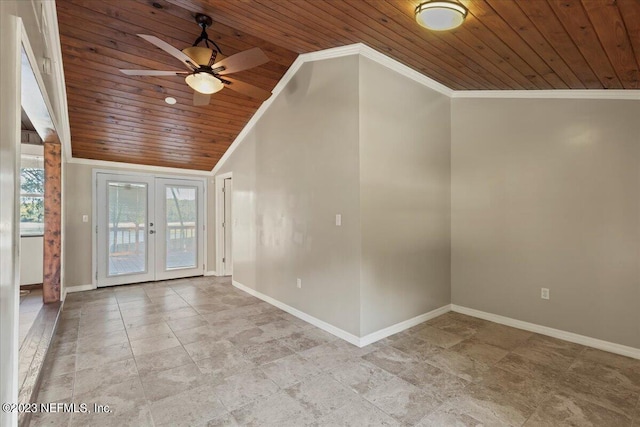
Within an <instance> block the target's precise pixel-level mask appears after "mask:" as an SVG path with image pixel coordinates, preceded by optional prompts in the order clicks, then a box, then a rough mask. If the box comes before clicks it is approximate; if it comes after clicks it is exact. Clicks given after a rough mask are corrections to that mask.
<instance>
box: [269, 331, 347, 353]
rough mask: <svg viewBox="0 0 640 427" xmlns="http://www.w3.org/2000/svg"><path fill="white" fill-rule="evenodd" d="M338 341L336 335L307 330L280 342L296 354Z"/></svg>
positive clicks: (295, 333)
mask: <svg viewBox="0 0 640 427" xmlns="http://www.w3.org/2000/svg"><path fill="white" fill-rule="evenodd" d="M335 340H336V337H335V336H334V335H331V334H330V333H328V332H325V331H323V330H322V329H318V328H312V329H305V330H303V331H301V332H294V333H293V334H291V335H289V336H286V337H284V338H281V339H280V340H279V341H280V342H281V343H282V344H284V345H286V346H287V347H289V348H290V349H291V350H293V351H295V352H300V351H305V350H308V349H310V348H313V347H317V346H319V345H322V344H327V343H330V342H333V341H335Z"/></svg>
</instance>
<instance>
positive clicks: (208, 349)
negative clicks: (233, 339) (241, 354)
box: [184, 339, 235, 361]
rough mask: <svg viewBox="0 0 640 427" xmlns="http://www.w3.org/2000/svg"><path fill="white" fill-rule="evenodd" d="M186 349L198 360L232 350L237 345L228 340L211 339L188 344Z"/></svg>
mask: <svg viewBox="0 0 640 427" xmlns="http://www.w3.org/2000/svg"><path fill="white" fill-rule="evenodd" d="M184 349H185V350H187V353H189V356H191V358H192V359H193V360H194V361H198V360H200V359H207V358H209V357H215V356H218V355H222V354H225V353H229V352H232V351H234V350H235V347H234V346H233V344H231V343H230V342H229V341H227V340H220V341H213V340H210V339H209V340H203V341H196V342H192V343H189V344H186V345H185V346H184Z"/></svg>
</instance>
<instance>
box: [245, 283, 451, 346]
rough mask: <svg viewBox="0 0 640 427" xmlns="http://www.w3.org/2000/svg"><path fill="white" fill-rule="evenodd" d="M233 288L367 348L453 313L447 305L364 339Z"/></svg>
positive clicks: (257, 293)
mask: <svg viewBox="0 0 640 427" xmlns="http://www.w3.org/2000/svg"><path fill="white" fill-rule="evenodd" d="M232 283H233V286H235V287H236V288H238V289H240V290H241V291H244V292H246V293H248V294H249V295H253V296H254V297H256V298H260V299H261V300H262V301H264V302H267V303H269V304H271V305H273V306H275V307H278V308H279V309H281V310H283V311H286V312H287V313H289V314H291V315H293V316H296V317H297V318H299V319H302V320H304V321H305V322H307V323H310V324H312V325H313V326H317V327H318V328H320V329H322V330H325V331H327V332H329V333H330V334H332V335H335V336H337V337H338V338H342V339H343V340H345V341H347V342H349V343H351V344H353V345H356V346H358V347H364V346H367V345H369V344H372V343H374V342H376V341H379V340H381V339H383V338H386V337H388V336H390V335H393V334H397V333H398V332H402V331H404V330H405V329H408V328H411V327H413V326H415V325H418V324H420V323H422V322H425V321H427V320H429V319H433V318H434V317H437V316H440V315H441V314H444V313H446V312H448V311H451V306H450V305H448V304H447V305H445V306H443V307H440V308H437V309H435V310H432V311H430V312H428V313H424V314H421V315H419V316H416V317H414V318H412V319H409V320H405V321H403V322H400V323H396V324H395V325H391V326H389V327H387V328H384V329H380V330H379V331H376V332H373V333H370V334H369V335H365V336H364V337H362V338H361V337H357V336H355V335H353V334H352V333H349V332H347V331H345V330H343V329H340V328H338V327H336V326H333V325H331V324H329V323H327V322H325V321H324V320H320V319H318V318H316V317H313V316H311V315H309V314H307V313H304V312H302V311H300V310H298V309H297V308H293V307H291V306H290V305H287V304H285V303H283V302H281V301H278V300H277V299H275V298H272V297H270V296H268V295H265V294H263V293H261V292H258V291H256V290H255V289H251V288H249V287H248V286H245V285H243V284H242V283H239V282H237V281H235V280H233V282H232Z"/></svg>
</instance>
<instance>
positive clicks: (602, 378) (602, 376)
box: [569, 359, 640, 391]
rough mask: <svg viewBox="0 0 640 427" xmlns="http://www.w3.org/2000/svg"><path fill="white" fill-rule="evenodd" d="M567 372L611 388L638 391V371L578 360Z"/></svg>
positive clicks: (639, 370) (639, 385)
mask: <svg viewBox="0 0 640 427" xmlns="http://www.w3.org/2000/svg"><path fill="white" fill-rule="evenodd" d="M569 372H570V373H572V374H575V375H582V376H585V377H589V378H592V379H594V380H595V381H598V382H601V383H603V384H607V385H610V386H613V387H623V388H626V389H629V390H634V391H640V369H638V370H635V369H633V368H615V367H611V366H607V365H603V364H600V363H595V362H591V361H589V360H582V359H578V360H576V361H575V362H574V363H573V364H572V365H571V367H570V368H569Z"/></svg>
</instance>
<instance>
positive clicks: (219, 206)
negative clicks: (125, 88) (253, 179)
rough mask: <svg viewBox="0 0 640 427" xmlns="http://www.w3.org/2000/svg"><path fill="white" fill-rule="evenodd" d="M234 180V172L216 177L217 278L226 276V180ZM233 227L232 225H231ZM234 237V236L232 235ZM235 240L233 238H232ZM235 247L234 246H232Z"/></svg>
mask: <svg viewBox="0 0 640 427" xmlns="http://www.w3.org/2000/svg"><path fill="white" fill-rule="evenodd" d="M228 178H231V179H233V172H227V173H221V174H220V175H216V177H215V192H216V199H215V200H216V205H215V209H216V217H215V218H216V219H215V221H216V224H215V232H216V271H215V275H216V276H225V275H226V272H225V268H224V262H222V258H223V254H224V229H223V228H222V219H223V218H224V192H223V189H224V180H225V179H228ZM229 225H231V224H229ZM232 236H233V235H232ZM232 238H233V237H232ZM232 247H233V245H232Z"/></svg>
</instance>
